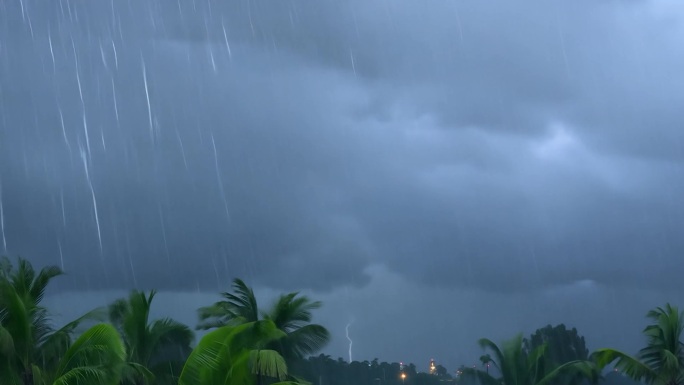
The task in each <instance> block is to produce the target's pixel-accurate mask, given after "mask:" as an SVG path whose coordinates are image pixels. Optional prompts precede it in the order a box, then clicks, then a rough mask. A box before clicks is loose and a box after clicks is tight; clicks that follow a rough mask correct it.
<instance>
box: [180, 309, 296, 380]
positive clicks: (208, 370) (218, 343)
mask: <svg viewBox="0 0 684 385" xmlns="http://www.w3.org/2000/svg"><path fill="white" fill-rule="evenodd" d="M285 337H286V335H285V333H284V332H282V331H281V330H279V329H278V328H277V327H276V325H275V324H274V323H273V322H272V321H270V320H261V321H252V322H246V323H242V324H239V325H227V326H222V327H219V328H217V329H216V330H213V331H211V332H209V333H208V334H207V335H205V336H204V337H203V338H202V340H201V341H200V343H199V344H198V345H197V347H195V349H194V350H193V351H192V353H191V354H190V357H188V359H187V361H186V363H185V366H184V367H183V371H182V372H181V375H180V378H179V381H178V384H179V385H195V384H203V385H229V384H245V385H249V384H254V385H262V384H263V383H264V382H266V383H269V384H271V385H276V384H280V385H286V384H296V383H298V380H297V379H295V378H294V377H291V376H290V375H289V374H288V370H287V364H286V363H285V359H284V358H283V357H282V356H281V355H280V354H279V353H278V352H276V351H275V350H271V349H268V346H269V345H270V344H271V343H272V342H273V341H276V340H278V339H282V338H285Z"/></svg>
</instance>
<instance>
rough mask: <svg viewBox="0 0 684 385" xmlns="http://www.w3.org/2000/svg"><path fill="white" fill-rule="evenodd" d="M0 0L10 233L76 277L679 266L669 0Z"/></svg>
mask: <svg viewBox="0 0 684 385" xmlns="http://www.w3.org/2000/svg"><path fill="white" fill-rule="evenodd" d="M3 4H4V7H5V8H4V9H3V10H2V11H1V12H2V28H1V29H0V42H1V43H2V46H0V49H1V51H0V55H1V56H0V93H1V96H2V100H1V102H0V104H1V105H2V110H1V111H0V112H1V113H2V115H3V116H2V126H0V161H1V162H2V163H1V164H0V180H1V183H2V200H3V208H4V223H5V236H6V240H7V245H8V251H9V252H10V253H12V254H21V255H24V256H26V257H28V258H30V259H31V260H34V261H36V262H37V263H53V264H60V263H62V260H63V263H64V267H65V268H66V269H67V270H68V271H69V272H70V274H71V275H72V276H73V280H71V284H73V285H76V286H77V287H89V288H105V287H131V286H133V285H135V286H144V287H159V288H183V289H187V288H193V289H194V288H199V289H204V290H215V289H217V288H220V289H221V290H223V289H224V288H225V282H226V281H227V280H228V279H229V278H230V277H232V276H246V277H249V278H250V280H253V281H254V282H255V283H257V284H264V285H272V286H275V287H280V288H305V287H308V288H314V289H332V288H334V287H337V286H342V285H348V284H350V283H352V284H355V285H363V284H365V283H367V282H368V279H369V278H368V276H367V274H366V273H365V271H366V270H365V269H366V268H367V267H368V266H369V265H371V264H383V265H386V266H388V267H389V268H390V269H391V270H393V271H394V272H397V273H399V274H401V275H402V276H404V277H406V278H408V279H411V280H413V281H416V282H421V283H430V284H433V285H440V286H443V285H446V286H463V285H465V286H471V287H478V288H484V289H487V290H492V289H493V290H513V289H527V288H535V287H545V286H549V285H552V284H561V283H572V282H575V281H581V280H594V281H596V282H600V283H604V284H607V285H625V286H639V287H642V286H645V287H671V286H676V287H679V286H678V285H680V283H679V280H676V279H663V277H669V276H670V274H673V272H676V271H679V270H681V268H682V267H684V262H683V261H682V259H681V258H679V256H680V255H681V253H682V252H683V251H684V244H683V243H682V242H683V241H682V237H681V236H680V233H681V230H680V229H681V228H682V225H684V207H682V202H681V200H680V199H678V197H679V196H682V194H683V193H684V191H682V190H683V189H684V188H683V187H684V186H683V185H682V183H683V182H682V181H683V180H684V179H683V178H682V177H683V176H684V175H682V171H681V170H682V168H681V166H682V165H681V162H682V154H684V149H683V148H682V143H684V138H683V137H682V136H683V135H684V130H681V127H680V126H681V124H682V123H681V122H682V121H684V119H683V118H684V116H683V113H682V110H681V109H680V108H679V106H681V105H682V104H683V103H682V102H684V100H683V99H684V91H682V90H684V87H681V85H682V84H681V83H682V81H683V79H684V78H683V77H682V76H681V74H680V72H679V71H678V70H677V69H678V68H679V67H680V64H681V62H682V59H684V57H683V54H684V52H683V50H682V48H681V47H680V45H678V44H677V42H679V41H681V36H682V25H681V20H680V19H677V18H676V17H673V16H671V15H673V14H678V15H681V10H679V9H678V8H676V7H677V6H676V5H673V4H671V3H667V2H656V3H649V2H621V3H614V2H598V3H597V2H588V1H579V2H573V3H572V4H569V3H568V4H566V3H562V2H548V1H537V2H532V3H528V5H527V6H525V7H521V6H520V5H515V4H509V3H503V2H502V3H500V4H496V6H494V5H488V4H483V3H481V2H440V3H437V2H434V3H429V4H427V3H415V2H408V1H399V2H382V1H377V2H368V1H363V2H361V1H357V2H332V1H321V2H314V3H302V2H259V1H237V2H214V1H209V2H206V1H197V2H179V3H176V2H151V1H150V2H147V1H140V2H104V1H102V2H97V1H96V2H88V3H78V4H76V3H71V2H66V1H63V2H55V3H51V5H50V6H42V5H40V4H39V3H37V2H32V1H24V5H23V6H22V5H21V4H20V3H19V2H18V1H17V2H10V3H6V4H5V3H3ZM72 42H73V44H72ZM53 57H54V64H53V59H52V58H53ZM79 80H80V82H81V92H82V94H83V103H81V96H80V92H79V88H78V81H79ZM145 80H146V81H147V92H146V88H145ZM147 94H149V108H148V97H147ZM60 111H61V114H62V116H63V119H64V123H65V129H64V130H62V128H61V124H60ZM84 111H85V124H84ZM85 126H87V130H86V127H85ZM86 133H87V137H86ZM86 170H88V175H89V176H90V181H91V182H92V187H93V189H92V191H93V192H94V196H95V199H94V200H93V194H91V190H90V184H89V183H88V179H87V178H86ZM95 203H96V206H97V210H95V209H94V208H95ZM98 221H99V228H100V230H99V232H100V237H101V245H102V246H101V247H100V238H99V237H98V229H97V222H98ZM60 250H61V255H63V258H60Z"/></svg>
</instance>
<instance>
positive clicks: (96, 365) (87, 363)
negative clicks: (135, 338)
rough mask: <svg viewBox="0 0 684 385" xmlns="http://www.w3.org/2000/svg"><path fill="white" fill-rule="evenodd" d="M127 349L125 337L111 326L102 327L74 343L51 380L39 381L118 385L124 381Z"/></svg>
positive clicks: (57, 384) (61, 384)
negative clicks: (124, 341) (121, 380)
mask: <svg viewBox="0 0 684 385" xmlns="http://www.w3.org/2000/svg"><path fill="white" fill-rule="evenodd" d="M125 359H126V348H125V347H124V344H123V341H121V336H120V335H119V333H118V332H117V331H116V329H115V328H114V327H113V326H112V325H110V324H98V325H95V326H93V327H91V328H90V329H88V330H86V331H85V332H84V333H83V334H81V336H80V337H79V338H78V339H77V340H76V341H74V343H73V344H72V345H71V346H70V347H69V349H68V350H67V351H66V352H65V353H64V356H63V357H62V359H61V360H60V361H59V365H58V366H57V370H56V371H55V372H54V374H52V376H51V377H44V379H43V380H42V381H36V378H35V377H37V375H38V374H39V373H40V372H39V371H37V370H36V371H34V373H33V374H34V383H35V384H41V385H48V384H52V385H91V384H100V385H115V384H118V383H119V381H120V378H121V373H122V369H123V367H124V362H125Z"/></svg>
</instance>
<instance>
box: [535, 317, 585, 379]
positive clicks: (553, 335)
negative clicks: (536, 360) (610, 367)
mask: <svg viewBox="0 0 684 385" xmlns="http://www.w3.org/2000/svg"><path fill="white" fill-rule="evenodd" d="M523 345H524V348H525V351H526V352H527V353H528V354H529V353H531V352H533V351H534V349H537V348H538V347H540V346H543V345H547V349H546V354H544V357H545V359H546V360H547V362H546V365H547V366H549V367H551V366H558V365H562V364H564V363H566V362H571V361H577V360H585V361H586V360H587V359H589V350H588V349H587V346H586V343H585V340H584V337H582V336H580V335H579V333H578V332H577V329H575V328H572V329H567V328H566V327H565V325H564V324H560V325H556V326H551V325H547V326H545V327H543V328H541V329H537V330H536V331H535V332H534V333H533V334H532V335H531V336H530V337H529V339H527V338H526V339H524V340H523ZM582 380H583V377H582V376H581V375H577V374H575V375H572V374H565V375H563V376H561V377H560V378H558V379H557V380H556V383H557V384H558V385H574V384H578V383H579V382H581V381H582Z"/></svg>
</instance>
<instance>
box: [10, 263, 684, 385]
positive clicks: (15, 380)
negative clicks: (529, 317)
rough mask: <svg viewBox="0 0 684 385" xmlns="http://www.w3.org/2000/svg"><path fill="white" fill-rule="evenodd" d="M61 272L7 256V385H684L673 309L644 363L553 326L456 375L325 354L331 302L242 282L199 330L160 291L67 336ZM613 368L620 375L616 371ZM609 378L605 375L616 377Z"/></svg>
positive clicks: (657, 318)
mask: <svg viewBox="0 0 684 385" xmlns="http://www.w3.org/2000/svg"><path fill="white" fill-rule="evenodd" d="M60 275H62V271H61V270H60V269H59V268H57V267H54V266H48V267H44V268H42V269H40V270H39V271H37V270H36V269H34V267H33V266H32V265H31V263H30V262H28V261H27V260H24V259H19V260H18V262H17V263H16V265H15V264H13V263H12V262H11V261H10V260H9V259H7V258H3V259H2V260H0V385H76V384H78V385H86V384H87V385H97V384H102V385H116V384H121V385H167V384H168V385H170V384H179V385H227V384H254V385H276V384H316V385H365V384H368V385H431V384H435V385H437V384H445V385H446V384H461V385H471V384H480V385H579V384H594V383H601V382H602V383H605V384H606V385H619V384H628V383H631V382H633V381H637V382H642V383H645V384H648V385H679V384H682V383H684V352H683V351H682V347H683V346H684V345H683V344H682V341H681V333H682V329H683V325H684V324H683V319H684V318H683V317H684V315H683V314H682V313H681V312H680V311H679V310H678V309H677V308H676V307H674V306H671V305H669V304H666V305H665V306H664V307H659V308H656V309H654V310H652V311H650V312H649V313H648V314H647V317H648V319H649V320H650V321H651V323H650V325H648V326H647V327H646V328H645V329H644V331H643V333H644V334H645V336H646V338H647V341H646V346H645V347H644V348H643V349H641V350H640V351H639V352H638V354H637V355H635V356H631V355H629V354H627V353H624V352H620V351H617V350H614V349H609V348H603V349H598V350H596V351H595V352H593V353H591V354H590V353H589V351H588V349H587V348H586V344H585V340H584V338H583V337H582V336H580V335H579V334H578V332H577V330H576V329H567V328H566V327H565V326H564V325H558V326H555V327H552V326H551V325H549V326H546V327H544V328H541V329H538V330H537V331H536V332H535V333H533V334H532V335H531V336H530V337H529V338H523V336H522V334H520V335H517V336H514V337H513V338H511V339H509V340H507V341H503V342H501V343H497V342H495V341H491V340H489V339H486V338H483V339H480V340H479V341H478V343H479V345H480V346H481V347H482V348H483V349H484V350H485V354H483V355H482V356H481V357H480V358H479V362H480V363H481V365H480V366H476V367H470V366H469V367H465V366H461V367H459V368H457V369H456V370H455V371H454V372H450V371H449V370H448V369H447V368H445V367H444V366H442V365H437V364H434V365H431V367H430V369H429V372H427V373H423V372H419V371H418V369H417V368H416V366H415V365H414V364H406V365H404V364H402V363H388V362H380V361H379V359H377V358H376V359H374V360H372V361H363V362H358V361H354V362H346V361H344V360H343V359H341V358H339V359H336V360H335V359H333V358H331V357H330V356H328V355H325V354H318V355H316V354H317V353H319V352H320V351H321V350H322V349H323V348H324V347H325V345H326V343H327V342H328V341H329V339H330V335H329V333H328V331H327V330H326V328H325V327H324V326H322V325H318V324H315V323H313V312H314V311H315V310H316V309H318V308H319V307H320V306H321V305H322V304H321V303H320V302H318V301H313V300H311V299H309V298H308V297H306V296H303V295H301V294H299V293H287V294H283V295H281V296H280V297H279V298H278V299H277V301H276V302H275V305H274V306H273V307H271V308H269V309H266V310H264V309H261V308H260V307H259V306H258V304H257V300H256V298H255V296H254V292H253V291H252V289H251V288H250V287H249V286H248V285H247V284H246V283H245V282H243V281H242V280H239V279H236V280H235V281H234V282H233V285H232V291H231V292H226V293H223V294H222V297H223V299H222V300H221V301H219V302H216V303H214V304H211V305H208V306H205V307H202V308H200V309H199V311H198V314H199V324H198V326H197V328H198V329H204V330H208V333H207V334H206V335H204V337H202V338H201V340H199V341H198V342H197V343H196V344H194V338H195V335H194V332H193V330H192V329H191V328H190V327H189V326H187V325H183V324H181V323H179V322H176V321H174V320H172V319H169V318H163V319H150V308H151V306H152V304H153V300H154V297H155V292H154V291H151V292H138V291H132V292H131V293H130V295H129V296H128V298H121V299H119V300H116V301H114V302H113V303H111V304H109V305H107V306H104V307H102V308H99V309H94V310H93V311H91V312H88V313H87V314H84V315H83V316H82V317H80V318H78V319H76V320H74V321H72V322H69V323H67V324H66V325H64V326H61V327H60V328H57V327H56V326H55V325H53V323H52V322H51V318H50V314H51V313H50V310H49V309H47V308H45V307H44V306H43V305H42V300H43V297H44V295H45V292H46V289H47V287H48V284H49V283H50V281H51V280H52V279H54V278H56V277H58V276H60ZM611 365H612V366H614V368H613V370H612V371H608V372H606V370H605V369H606V368H608V367H610V366H611ZM606 373H607V374H606Z"/></svg>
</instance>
